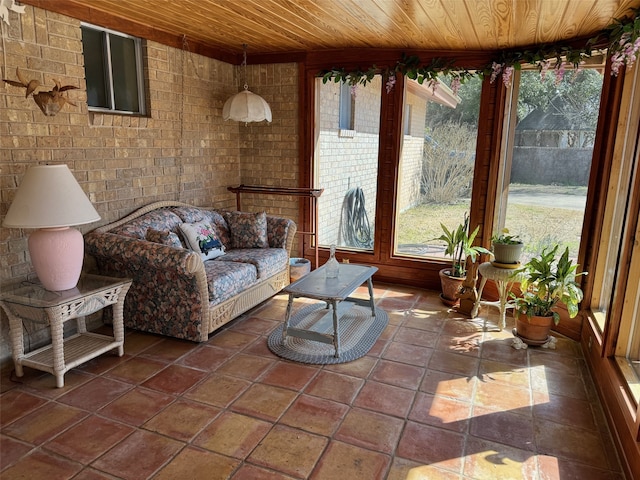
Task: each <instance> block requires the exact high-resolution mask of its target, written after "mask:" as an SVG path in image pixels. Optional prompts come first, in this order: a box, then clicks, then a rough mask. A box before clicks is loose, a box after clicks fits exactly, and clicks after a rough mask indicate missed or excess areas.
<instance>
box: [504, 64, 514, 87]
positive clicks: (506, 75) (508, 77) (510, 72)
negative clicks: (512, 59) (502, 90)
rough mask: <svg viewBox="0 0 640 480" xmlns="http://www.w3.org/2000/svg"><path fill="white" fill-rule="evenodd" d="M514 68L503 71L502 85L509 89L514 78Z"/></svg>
mask: <svg viewBox="0 0 640 480" xmlns="http://www.w3.org/2000/svg"><path fill="white" fill-rule="evenodd" d="M513 70H514V68H513V67H506V68H505V69H504V70H503V71H502V83H504V86H505V87H508V86H510V85H511V77H512V76H513Z"/></svg>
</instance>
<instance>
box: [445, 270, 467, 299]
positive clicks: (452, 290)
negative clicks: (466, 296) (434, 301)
mask: <svg viewBox="0 0 640 480" xmlns="http://www.w3.org/2000/svg"><path fill="white" fill-rule="evenodd" d="M449 271H450V270H449V269H448V268H443V269H442V270H440V272H439V274H440V285H441V286H442V294H441V295H440V300H442V303H444V304H445V305H447V306H449V307H454V306H456V305H458V304H459V303H460V299H459V298H458V297H457V296H456V294H457V293H458V291H459V290H460V287H461V286H462V282H464V277H452V276H450V275H449Z"/></svg>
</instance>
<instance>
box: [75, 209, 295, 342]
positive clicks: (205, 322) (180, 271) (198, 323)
mask: <svg viewBox="0 0 640 480" xmlns="http://www.w3.org/2000/svg"><path fill="white" fill-rule="evenodd" d="M175 207H190V208H199V209H202V210H216V209H214V208H204V207H194V206H193V205H189V204H186V203H182V202H173V201H162V202H155V203H152V204H149V205H147V206H145V207H142V208H140V209H138V210H136V211H135V212H133V213H131V214H129V215H127V216H126V217H124V218H122V219H120V220H118V221H116V222H113V223H110V224H108V225H104V226H102V227H99V228H97V229H96V230H94V231H92V232H89V233H87V234H86V235H85V247H86V253H87V255H88V257H89V258H90V259H91V260H92V261H91V262H90V264H93V265H94V268H95V269H96V270H97V273H100V274H104V275H110V276H118V277H130V278H133V284H132V286H131V288H130V290H129V294H128V295H127V300H126V302H125V325H127V326H129V327H132V328H134V329H138V330H144V331H151V332H154V333H159V334H162V335H169V336H173V337H177V338H184V339H187V340H192V341H195V342H204V341H206V340H207V339H208V336H209V334H210V333H212V332H213V331H215V330H216V329H218V328H220V327H221V326H223V325H225V324H226V323H228V322H229V321H231V320H233V319H234V318H236V317H237V316H239V315H241V314H243V313H245V312H246V311H248V310H250V309H251V308H253V307H255V306H256V305H258V304H260V303H261V302H263V301H265V300H267V299H269V298H271V297H272V296H273V295H275V294H277V293H278V292H279V291H280V290H282V289H283V288H284V287H285V286H287V285H288V284H289V261H288V260H287V262H286V263H287V264H286V266H283V268H282V269H281V270H279V271H278V272H276V273H275V274H273V275H270V276H269V277H267V278H264V279H259V280H258V282H257V283H255V284H253V285H251V286H249V287H248V288H246V289H245V290H243V291H242V292H240V293H238V294H236V295H234V296H233V297H231V298H229V299H227V300H224V301H222V302H220V303H216V304H213V303H211V302H210V300H209V299H210V297H209V287H208V282H207V276H206V273H205V267H204V262H203V261H202V259H201V258H200V255H199V254H197V253H195V252H193V251H191V250H188V249H178V248H172V247H168V246H165V245H161V244H156V243H152V242H149V241H147V240H143V239H139V238H133V237H128V236H124V235H119V234H115V233H111V232H112V230H114V229H116V228H117V227H119V226H121V225H124V224H126V223H128V222H131V221H132V220H134V219H136V218H138V217H141V216H143V215H145V214H147V213H149V212H152V211H154V210H159V209H172V208H175ZM216 211H219V210H216ZM267 219H268V222H269V221H271V222H274V221H275V222H286V233H285V238H284V239H279V240H277V241H282V240H283V241H282V244H281V245H270V247H277V248H284V249H285V250H286V252H287V259H288V258H289V256H290V254H291V248H292V246H293V241H294V237H295V233H296V230H297V227H296V224H295V222H293V221H292V220H290V219H285V218H282V217H276V216H270V215H268V216H267ZM281 225H282V223H281ZM269 237H270V240H269V241H270V243H273V242H274V241H276V240H272V238H271V235H269ZM147 252H149V253H151V252H153V255H151V254H149V255H147V254H146V253H147ZM142 278H145V279H147V280H146V281H142V280H141V279H142ZM148 278H161V279H165V278H169V279H170V281H165V282H162V281H158V282H156V284H154V285H153V286H150V285H148V283H149V282H148ZM175 289H183V290H184V291H185V296H184V297H182V296H176V295H175ZM150 290H152V292H151V293H150ZM186 292H189V293H188V294H187V293H186ZM150 296H151V298H150ZM168 297H172V298H174V299H175V302H177V303H179V305H174V304H171V305H169V306H168V307H167V306H166V305H164V304H163V301H165V299H166V298H168ZM176 297H179V298H176ZM143 301H145V302H146V303H147V304H149V305H153V307H151V308H153V309H154V310H153V312H152V315H153V316H156V317H162V318H165V319H167V325H166V327H165V326H160V327H159V326H157V325H150V323H149V322H148V321H147V320H146V318H143V317H149V316H151V315H147V314H145V312H142V311H141V309H140V308H139V305H137V303H136V302H138V303H139V302H143ZM128 307H129V308H128ZM176 312H178V314H176ZM179 312H182V313H183V314H182V315H181V314H180V313H179ZM185 312H186V314H185ZM185 316H186V317H188V318H186V319H185V318H182V317H185ZM181 323H182V324H183V327H184V328H182V326H180V324H181ZM176 324H178V325H176Z"/></svg>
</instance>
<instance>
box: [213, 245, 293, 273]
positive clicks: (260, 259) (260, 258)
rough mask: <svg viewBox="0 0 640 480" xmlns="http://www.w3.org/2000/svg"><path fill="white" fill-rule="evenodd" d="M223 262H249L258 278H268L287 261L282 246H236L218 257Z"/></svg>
mask: <svg viewBox="0 0 640 480" xmlns="http://www.w3.org/2000/svg"><path fill="white" fill-rule="evenodd" d="M220 261H224V262H238V263H249V264H251V265H254V266H255V267H256V270H257V272H258V278H268V277H270V276H271V275H275V274H276V273H278V272H279V271H281V270H282V266H283V265H286V264H287V263H288V262H289V255H288V254H287V251H286V250H285V249H284V248H246V249H245V248H236V249H233V250H229V251H228V252H227V253H226V255H225V256H224V257H222V258H220Z"/></svg>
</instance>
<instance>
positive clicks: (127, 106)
mask: <svg viewBox="0 0 640 480" xmlns="http://www.w3.org/2000/svg"><path fill="white" fill-rule="evenodd" d="M81 28H82V47H83V50H84V69H85V76H86V79H87V103H88V105H89V109H90V110H96V111H111V112H119V113H126V114H144V113H145V101H144V81H143V78H142V52H141V41H140V39H139V38H135V37H131V36H129V35H125V34H122V33H118V32H114V31H112V30H107V29H104V28H100V27H96V26H93V25H87V24H82V27H81Z"/></svg>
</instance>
